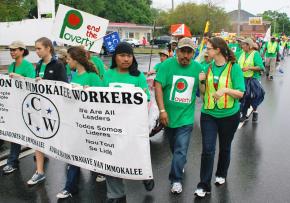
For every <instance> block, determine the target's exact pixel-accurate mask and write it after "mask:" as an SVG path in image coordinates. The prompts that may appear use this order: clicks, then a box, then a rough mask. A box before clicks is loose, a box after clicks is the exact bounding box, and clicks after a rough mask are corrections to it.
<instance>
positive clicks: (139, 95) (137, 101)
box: [134, 92, 143, 105]
mask: <svg viewBox="0 0 290 203" xmlns="http://www.w3.org/2000/svg"><path fill="white" fill-rule="evenodd" d="M134 100H135V101H134V104H137V105H140V104H143V97H142V93H141V92H137V93H135V94H134Z"/></svg>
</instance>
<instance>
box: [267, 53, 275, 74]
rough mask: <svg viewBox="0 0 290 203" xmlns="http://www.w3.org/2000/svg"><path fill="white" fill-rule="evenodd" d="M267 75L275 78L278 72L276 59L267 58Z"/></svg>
mask: <svg viewBox="0 0 290 203" xmlns="http://www.w3.org/2000/svg"><path fill="white" fill-rule="evenodd" d="M265 65H266V73H267V74H269V76H272V77H273V76H274V74H275V71H276V57H275V58H266V64H265Z"/></svg>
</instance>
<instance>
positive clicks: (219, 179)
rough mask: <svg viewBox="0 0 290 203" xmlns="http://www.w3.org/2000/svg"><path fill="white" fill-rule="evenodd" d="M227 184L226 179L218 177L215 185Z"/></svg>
mask: <svg viewBox="0 0 290 203" xmlns="http://www.w3.org/2000/svg"><path fill="white" fill-rule="evenodd" d="M225 182H226V179H225V178H222V177H216V178H215V184H216V185H222V184H224V183H225Z"/></svg>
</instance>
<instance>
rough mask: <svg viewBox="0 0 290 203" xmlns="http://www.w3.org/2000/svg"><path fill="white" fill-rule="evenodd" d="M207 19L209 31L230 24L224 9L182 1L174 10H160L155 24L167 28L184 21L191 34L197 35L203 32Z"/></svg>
mask: <svg viewBox="0 0 290 203" xmlns="http://www.w3.org/2000/svg"><path fill="white" fill-rule="evenodd" d="M207 20H209V21H210V31H211V32H219V31H220V30H221V29H227V28H228V27H229V25H230V23H229V18H228V15H227V13H226V12H225V11H224V9H222V8H220V7H217V6H215V5H213V4H196V3H183V4H180V5H179V6H177V7H176V9H175V10H174V11H168V12H161V13H160V15H159V17H158V19H157V24H158V25H160V26H162V25H163V26H165V27H166V29H167V30H169V29H170V25H172V24H178V23H184V24H186V25H187V26H189V28H190V30H191V32H192V34H194V35H199V34H202V33H203V31H204V27H205V24H206V21H207Z"/></svg>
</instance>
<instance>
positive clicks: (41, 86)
mask: <svg viewBox="0 0 290 203" xmlns="http://www.w3.org/2000/svg"><path fill="white" fill-rule="evenodd" d="M38 91H39V93H40V94H43V93H44V92H45V86H44V85H43V84H39V85H38Z"/></svg>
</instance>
